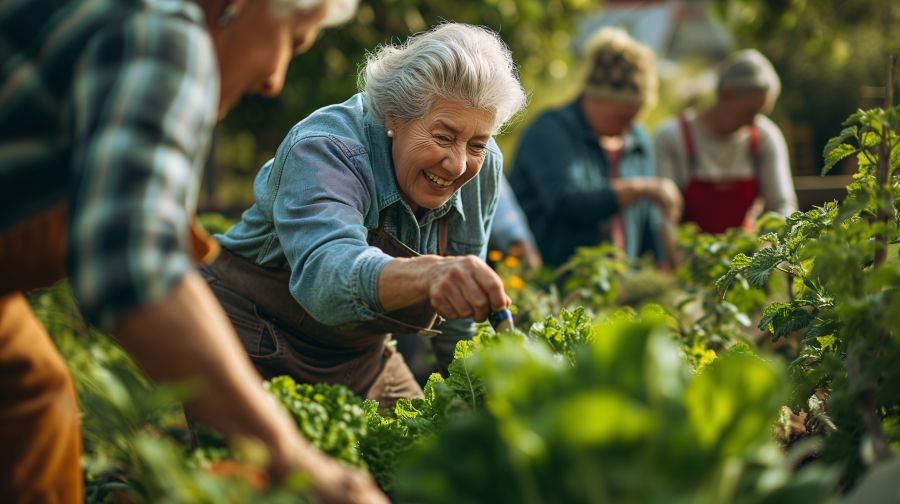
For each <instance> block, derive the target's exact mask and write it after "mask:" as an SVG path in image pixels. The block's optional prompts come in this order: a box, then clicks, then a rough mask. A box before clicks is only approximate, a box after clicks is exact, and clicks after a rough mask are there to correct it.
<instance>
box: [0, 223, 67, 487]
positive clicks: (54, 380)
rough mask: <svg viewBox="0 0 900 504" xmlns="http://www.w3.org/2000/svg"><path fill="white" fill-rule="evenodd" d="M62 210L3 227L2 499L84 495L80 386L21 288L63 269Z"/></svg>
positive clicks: (42, 284) (0, 246) (0, 352)
mask: <svg viewBox="0 0 900 504" xmlns="http://www.w3.org/2000/svg"><path fill="white" fill-rule="evenodd" d="M64 226H65V210H64V209H63V208H62V207H57V208H55V209H52V210H50V211H48V212H44V213H42V214H40V215H38V216H36V217H34V218H32V219H30V220H29V221H27V222H25V223H22V224H19V225H16V226H14V227H13V228H10V229H7V230H4V231H3V232H2V233H0V264H2V270H3V271H2V272H0V502H3V503H69V502H73V503H74V502H82V501H83V490H82V476H81V434H80V432H79V426H78V405H77V401H76V398H75V387H74V386H73V383H72V377H71V375H70V374H69V370H68V368H67V367H66V364H65V362H63V359H62V357H61V356H60V355H59V352H57V350H56V348H55V347H54V346H53V342H52V341H50V336H49V335H48V334H47V331H46V330H44V328H43V327H42V326H41V324H40V323H39V322H38V321H37V318H35V315H34V313H33V312H32V311H31V308H30V307H29V306H28V302H27V301H26V299H25V296H24V295H23V294H22V291H24V290H26V289H31V288H36V287H45V286H48V285H50V284H52V283H53V282H54V281H56V280H59V279H60V278H62V276H63V274H64V261H63V257H64V253H63V252H64V250H65V233H64Z"/></svg>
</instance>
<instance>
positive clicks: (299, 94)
mask: <svg viewBox="0 0 900 504" xmlns="http://www.w3.org/2000/svg"><path fill="white" fill-rule="evenodd" d="M600 4H601V3H600V2H595V1H591V0H483V1H479V2H446V1H442V0H425V1H413V0H375V1H363V2H361V4H360V8H359V11H358V13H357V16H356V18H355V20H354V21H352V22H351V23H349V24H348V25H346V26H343V27H340V28H337V29H333V30H328V31H326V32H325V33H323V34H322V35H321V37H320V39H319V40H318V41H317V42H316V44H315V45H314V46H313V47H312V49H311V50H310V51H309V52H308V53H306V54H302V55H300V56H299V57H297V58H295V59H294V61H293V62H292V63H291V67H290V70H289V71H288V76H287V80H286V83H285V88H284V91H283V92H282V94H281V96H279V97H278V98H277V99H274V100H273V99H266V98H260V97H248V98H245V99H244V100H243V101H242V102H241V104H240V105H239V106H238V107H237V108H236V109H234V110H233V111H232V112H231V113H230V114H229V116H228V117H227V118H226V119H225V121H224V123H223V124H222V125H221V127H220V128H219V132H218V137H217V143H216V151H215V163H214V164H215V168H214V170H215V174H214V175H213V178H214V179H215V186H216V191H215V193H216V194H215V196H214V199H213V200H212V201H210V200H209V199H207V202H206V206H207V207H209V208H213V209H223V210H225V211H226V212H227V213H229V214H236V212H239V211H240V210H242V209H243V208H244V207H246V206H247V204H248V203H250V202H251V201H252V200H251V199H249V198H252V194H250V186H251V183H252V177H253V175H255V174H256V171H257V170H258V168H259V167H260V166H261V165H262V164H263V163H264V162H265V161H266V160H268V159H269V158H270V157H271V156H272V155H273V154H274V152H275V149H276V148H277V147H278V144H279V143H280V142H281V140H282V138H283V137H284V135H285V134H286V133H287V131H288V130H289V129H290V128H291V127H292V126H293V125H294V124H296V123H297V122H298V121H299V120H300V119H302V118H303V117H305V116H306V115H308V114H309V113H311V112H313V111H314V110H316V109H318V108H320V107H322V106H325V105H329V104H332V103H340V102H343V101H344V100H346V99H347V98H349V97H350V96H351V95H352V94H354V93H355V92H356V90H357V87H356V75H357V72H358V69H359V67H360V65H362V64H363V63H364V62H365V55H366V52H367V51H372V50H374V49H375V48H376V47H378V46H379V45H380V44H384V43H389V42H398V41H403V40H405V39H406V37H408V36H409V35H411V34H412V33H416V32H419V31H422V30H425V29H427V28H429V27H431V26H434V25H436V24H438V23H440V22H443V21H456V22H464V23H471V24H477V25H482V26H486V27H488V28H491V29H493V30H495V31H497V32H498V33H499V34H500V36H501V37H502V38H503V39H504V40H505V41H506V43H507V44H508V45H509V46H510V49H511V50H512V52H513V55H514V58H515V61H516V64H517V66H518V69H519V73H520V77H521V80H522V83H523V85H524V87H525V90H526V92H528V93H529V95H530V96H529V98H530V99H529V105H530V106H529V112H526V114H528V113H533V112H534V111H536V110H538V109H540V108H543V107H544V106H546V104H556V103H561V102H562V101H564V100H566V99H568V98H569V97H570V96H572V94H573V92H574V90H575V89H576V86H575V85H574V84H575V83H577V79H575V80H574V82H573V75H576V74H577V68H576V64H575V63H574V61H573V59H572V56H571V54H570V53H571V51H570V45H571V33H572V32H573V29H574V28H573V26H574V22H575V20H576V19H578V16H580V15H583V14H585V13H588V12H592V11H594V10H595V9H597V8H598V7H599V6H600ZM526 123H527V115H526V116H525V117H520V118H517V120H514V124H513V125H512V127H511V128H509V134H507V135H501V137H500V138H498V142H499V143H500V147H501V149H503V152H504V153H505V154H506V155H507V157H509V156H511V155H512V152H513V151H514V147H515V138H516V136H515V132H516V129H517V128H516V126H520V125H522V124H526ZM207 197H208V195H207Z"/></svg>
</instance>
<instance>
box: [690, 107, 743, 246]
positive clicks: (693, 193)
mask: <svg viewBox="0 0 900 504" xmlns="http://www.w3.org/2000/svg"><path fill="white" fill-rule="evenodd" d="M678 125H679V126H680V128H681V134H682V138H683V139H684V147H685V153H686V154H687V163H688V181H687V183H686V184H685V186H684V214H683V215H684V216H683V218H682V221H684V222H696V223H697V225H698V226H700V229H701V230H703V231H704V232H706V233H721V232H723V231H725V230H726V229H728V228H734V227H744V228H745V229H746V228H748V227H749V228H751V229H752V226H753V222H752V219H748V220H749V222H748V220H745V218H746V217H747V212H748V211H749V210H750V207H751V206H753V202H754V200H755V199H756V196H757V195H758V194H759V183H758V182H757V173H758V171H759V128H757V127H756V125H755V124H751V125H750V142H749V146H748V147H749V148H748V152H749V154H750V159H751V160H752V162H753V175H751V176H749V177H744V176H738V177H728V176H725V177H720V176H716V177H715V178H712V177H704V176H701V175H698V174H697V170H696V165H697V146H696V144H695V143H694V136H693V133H692V132H691V128H690V125H689V124H688V121H687V118H686V117H685V116H684V115H683V114H681V115H679V116H678Z"/></svg>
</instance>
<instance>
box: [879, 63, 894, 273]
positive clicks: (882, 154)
mask: <svg viewBox="0 0 900 504" xmlns="http://www.w3.org/2000/svg"><path fill="white" fill-rule="evenodd" d="M896 62H897V55H896V54H891V55H890V56H889V57H888V68H887V82H886V84H885V93H884V110H890V109H891V107H892V106H894V65H895V64H896ZM885 126H887V125H885ZM878 154H879V157H878V185H879V186H880V189H881V192H882V199H883V201H882V202H880V204H879V205H878V217H877V220H878V222H881V223H887V222H888V220H889V219H891V217H893V216H892V215H891V213H892V212H893V208H894V201H893V194H892V191H891V181H890V166H891V145H890V132H889V131H886V130H885V129H883V130H882V131H881V145H880V149H879V153H878ZM878 241H879V243H880V246H879V247H878V248H877V249H876V252H875V267H876V268H880V267H881V266H883V265H884V262H885V260H886V259H887V250H888V230H887V229H886V228H885V229H884V230H883V231H881V236H880V237H879V240H878Z"/></svg>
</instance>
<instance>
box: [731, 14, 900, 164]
mask: <svg viewBox="0 0 900 504" xmlns="http://www.w3.org/2000/svg"><path fill="white" fill-rule="evenodd" d="M715 10H716V12H717V13H718V14H719V15H720V16H721V17H722V19H724V20H725V22H726V23H727V25H728V26H729V28H730V29H731V30H732V31H733V33H734V34H735V35H736V37H737V39H738V42H739V45H740V46H742V47H756V48H758V49H759V50H760V51H762V52H763V53H765V54H766V55H767V56H768V57H769V58H770V59H771V60H772V64H773V65H774V66H775V68H776V70H777V71H778V74H779V75H780V76H781V81H782V89H783V91H782V95H781V99H780V100H779V104H778V110H777V111H776V115H778V116H781V117H782V118H788V119H790V121H791V122H792V123H806V124H808V125H809V126H810V127H811V128H812V129H813V134H814V144H815V149H816V152H815V157H814V160H815V163H816V165H815V168H814V170H815V172H816V173H817V172H818V169H820V168H821V162H822V161H821V160H822V157H821V153H822V150H823V148H824V146H825V144H826V143H827V141H828V139H829V138H830V137H832V136H834V135H835V134H837V132H839V131H840V123H841V122H842V121H843V120H844V118H845V117H847V116H848V115H850V114H851V113H852V112H853V111H854V110H856V109H857V108H869V107H872V106H881V101H882V97H883V96H884V82H885V80H884V77H885V65H886V62H887V55H888V54H890V53H892V52H893V53H896V52H898V51H900V31H898V30H897V24H898V22H900V2H897V1H896V0H874V1H873V0H815V1H811V0H715ZM795 174H796V173H795ZM803 174H804V175H805V174H807V173H803ZM808 174H812V173H808Z"/></svg>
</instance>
